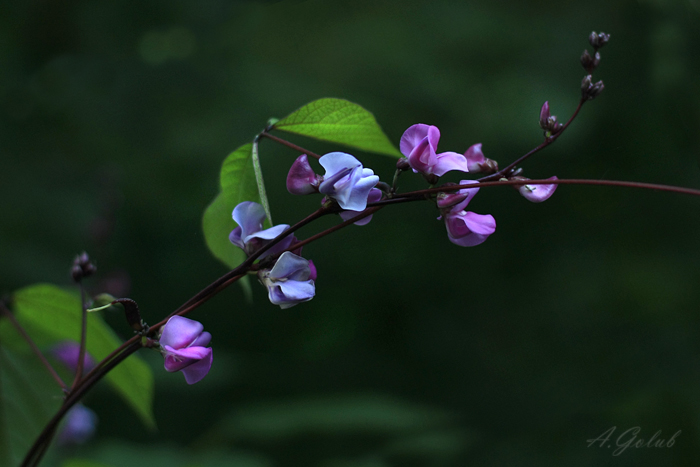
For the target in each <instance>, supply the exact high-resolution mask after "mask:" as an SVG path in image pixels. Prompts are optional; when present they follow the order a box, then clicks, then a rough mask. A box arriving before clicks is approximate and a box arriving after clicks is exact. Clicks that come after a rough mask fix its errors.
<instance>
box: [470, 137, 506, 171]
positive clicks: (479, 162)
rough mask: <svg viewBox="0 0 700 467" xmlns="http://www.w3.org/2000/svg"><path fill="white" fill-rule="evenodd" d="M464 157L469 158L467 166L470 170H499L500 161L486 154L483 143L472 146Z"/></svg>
mask: <svg viewBox="0 0 700 467" xmlns="http://www.w3.org/2000/svg"><path fill="white" fill-rule="evenodd" d="M464 157H465V159H467V167H468V168H469V171H470V172H475V173H478V172H481V173H486V174H492V173H496V172H498V162H496V161H495V160H493V159H489V158H488V157H486V156H484V153H483V152H482V151H481V143H478V144H474V145H472V146H470V147H469V149H467V152H465V153H464Z"/></svg>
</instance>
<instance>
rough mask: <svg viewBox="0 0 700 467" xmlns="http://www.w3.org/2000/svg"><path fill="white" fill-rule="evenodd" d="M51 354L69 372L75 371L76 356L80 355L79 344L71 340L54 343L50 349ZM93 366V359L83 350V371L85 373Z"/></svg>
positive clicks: (76, 366) (76, 364)
mask: <svg viewBox="0 0 700 467" xmlns="http://www.w3.org/2000/svg"><path fill="white" fill-rule="evenodd" d="M51 355H53V357H54V358H55V359H56V360H58V361H59V362H61V363H62V364H63V365H64V366H65V367H66V368H68V369H69V370H70V371H71V373H75V372H76V371H77V369H78V358H79V357H80V344H78V343H77V342H73V341H64V342H61V343H59V344H56V346H54V347H53V348H52V349H51ZM94 367H95V359H93V358H92V356H90V354H88V353H87V352H85V358H84V359H83V371H84V372H85V373H87V372H88V371H90V370H92V369H93V368H94Z"/></svg>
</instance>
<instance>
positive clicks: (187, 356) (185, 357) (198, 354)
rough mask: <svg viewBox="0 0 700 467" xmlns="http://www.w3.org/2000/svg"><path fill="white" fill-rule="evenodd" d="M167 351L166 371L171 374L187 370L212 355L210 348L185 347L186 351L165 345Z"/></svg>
mask: <svg viewBox="0 0 700 467" xmlns="http://www.w3.org/2000/svg"><path fill="white" fill-rule="evenodd" d="M163 348H164V349H165V370H166V371H169V372H171V373H172V372H175V371H180V370H182V369H183V368H187V367H188V366H190V365H192V364H193V363H195V362H198V361H199V360H201V359H203V358H207V357H208V355H209V354H210V353H211V348H210V347H185V348H184V349H174V348H172V347H170V346H169V345H164V346H163Z"/></svg>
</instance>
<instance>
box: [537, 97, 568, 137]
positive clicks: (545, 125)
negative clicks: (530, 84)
mask: <svg viewBox="0 0 700 467" xmlns="http://www.w3.org/2000/svg"><path fill="white" fill-rule="evenodd" d="M562 127H563V125H562V124H561V123H559V122H558V121H557V116H556V115H552V114H550V113H549V101H546V102H545V103H544V104H543V105H542V108H541V109H540V128H542V129H543V130H544V135H545V137H550V136H552V135H555V134H557V133H559V131H561V129H562Z"/></svg>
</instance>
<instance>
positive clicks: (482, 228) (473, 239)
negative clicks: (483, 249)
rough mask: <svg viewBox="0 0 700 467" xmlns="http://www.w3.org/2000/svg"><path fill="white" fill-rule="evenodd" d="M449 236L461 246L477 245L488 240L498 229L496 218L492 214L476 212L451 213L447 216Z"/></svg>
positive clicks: (446, 224)
mask: <svg viewBox="0 0 700 467" xmlns="http://www.w3.org/2000/svg"><path fill="white" fill-rule="evenodd" d="M445 226H446V227H447V236H448V238H449V239H450V241H451V242H452V243H454V244H455V245H460V246H475V245H479V244H480V243H483V242H485V241H486V239H487V238H488V236H489V235H491V234H492V233H493V232H495V231H496V220H495V219H494V218H493V216H492V215H490V214H483V215H482V214H476V213H474V212H465V211H462V212H459V213H450V214H448V215H447V216H445Z"/></svg>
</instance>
